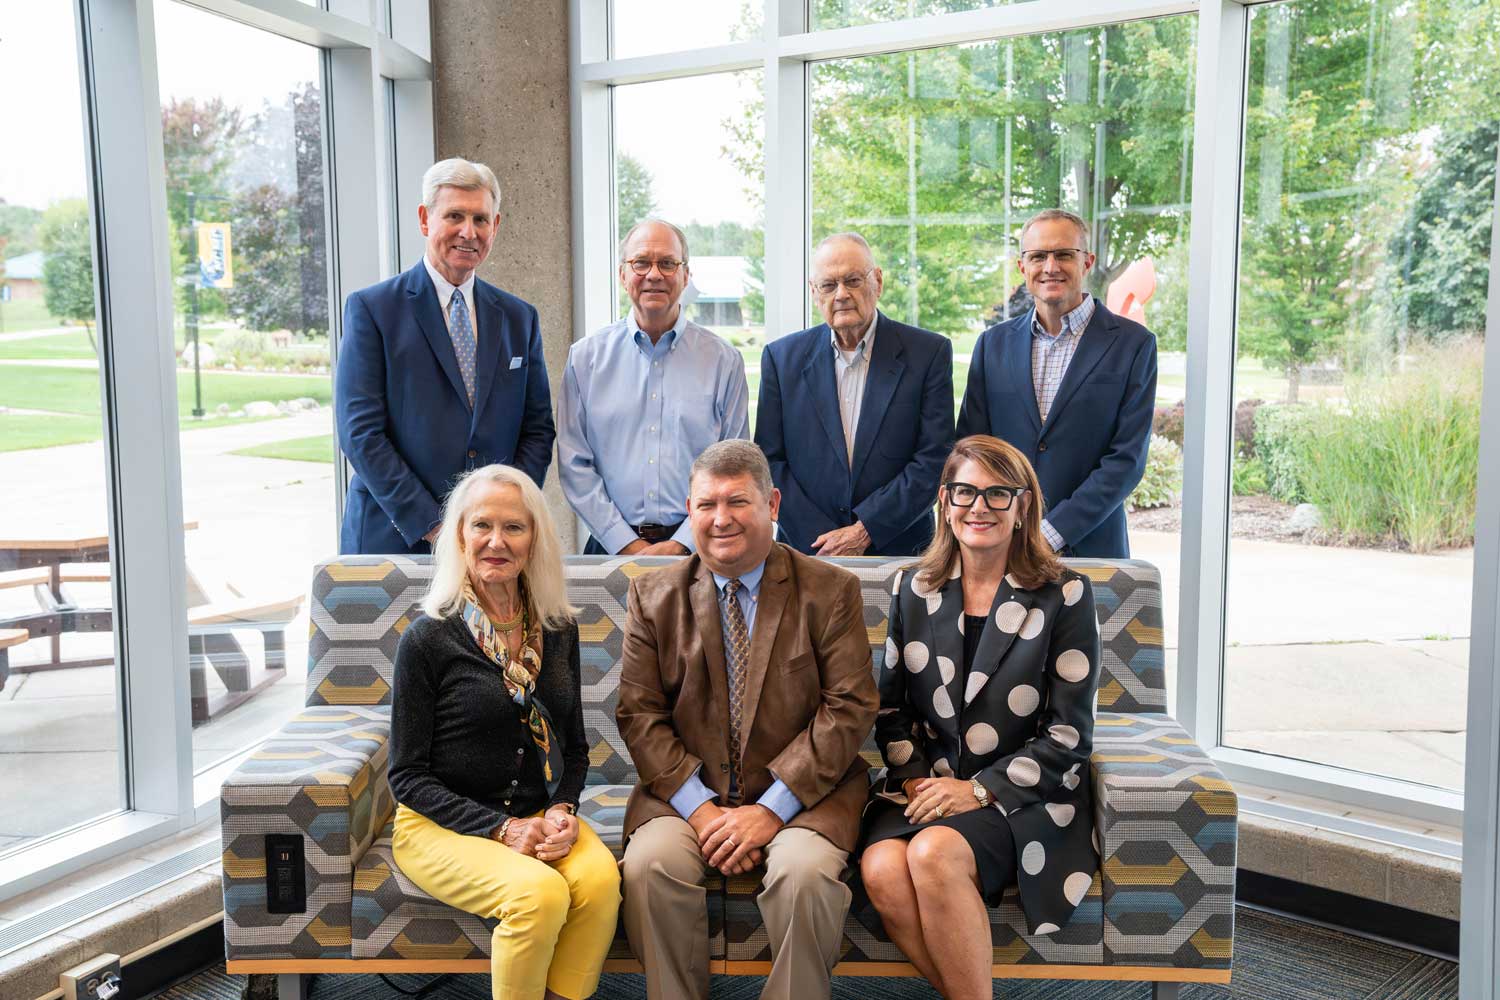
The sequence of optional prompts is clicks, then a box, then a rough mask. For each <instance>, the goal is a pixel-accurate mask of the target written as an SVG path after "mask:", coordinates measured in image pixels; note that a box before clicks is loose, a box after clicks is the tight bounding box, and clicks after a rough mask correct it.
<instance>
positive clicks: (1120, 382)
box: [958, 208, 1156, 559]
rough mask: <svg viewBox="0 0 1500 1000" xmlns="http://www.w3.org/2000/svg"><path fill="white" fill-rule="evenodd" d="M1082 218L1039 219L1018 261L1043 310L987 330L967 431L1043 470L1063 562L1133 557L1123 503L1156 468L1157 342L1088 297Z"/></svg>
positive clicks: (1090, 259)
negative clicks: (1006, 445) (1150, 457)
mask: <svg viewBox="0 0 1500 1000" xmlns="http://www.w3.org/2000/svg"><path fill="white" fill-rule="evenodd" d="M1088 247H1089V230H1088V225H1087V223H1085V222H1084V221H1083V219H1081V218H1079V217H1078V216H1077V215H1074V214H1073V213H1072V212H1068V211H1065V210H1063V209H1060V208H1051V209H1047V210H1045V211H1042V212H1038V213H1037V214H1036V215H1034V216H1032V217H1031V219H1030V220H1028V221H1027V223H1026V225H1025V226H1023V227H1022V228H1021V254H1020V259H1019V261H1018V262H1017V266H1018V267H1019V268H1020V271H1021V275H1022V276H1023V277H1024V278H1025V281H1026V287H1027V289H1028V290H1029V291H1030V292H1031V296H1032V299H1033V301H1034V302H1035V308H1034V309H1032V310H1030V311H1028V312H1026V313H1024V314H1022V315H1020V316H1017V317H1015V318H1014V319H1011V320H1008V321H1006V322H1004V323H1000V324H997V325H995V326H992V327H990V328H989V329H988V330H986V331H984V333H983V334H981V335H980V337H979V341H978V343H976V344H975V345H974V354H973V356H972V358H971V359H970V361H969V382H968V386H967V387H966V388H965V390H964V399H963V405H962V406H961V407H960V408H959V414H958V436H959V437H960V438H963V437H967V436H969V435H970V434H991V435H993V436H995V437H997V438H1000V439H1001V440H1004V441H1008V442H1010V444H1012V445H1014V446H1015V447H1016V448H1018V449H1019V450H1020V451H1021V452H1022V454H1024V455H1025V456H1026V458H1027V459H1028V460H1029V461H1030V462H1031V465H1032V467H1033V468H1035V469H1036V474H1037V479H1038V480H1039V481H1040V483H1041V487H1042V497H1043V499H1044V501H1045V503H1046V508H1045V511H1044V516H1043V520H1042V534H1043V535H1044V536H1045V537H1046V539H1047V541H1048V543H1049V544H1050V545H1051V546H1052V548H1053V549H1054V550H1055V551H1057V552H1060V553H1062V554H1064V555H1070V556H1093V557H1100V558H1108V559H1124V558H1128V557H1129V556H1130V538H1129V535H1128V534H1127V531H1126V523H1125V501H1126V499H1127V498H1129V496H1130V493H1131V491H1132V490H1134V489H1135V487H1136V484H1137V483H1139V482H1140V481H1141V476H1142V475H1143V474H1144V473H1145V471H1146V453H1147V449H1148V447H1149V445H1150V443H1151V417H1152V413H1153V410H1154V408H1155V405H1156V336H1155V335H1154V334H1152V332H1151V331H1150V330H1148V329H1146V328H1145V327H1144V326H1142V325H1140V324H1139V323H1136V322H1133V321H1131V320H1128V319H1126V318H1125V317H1123V316H1117V315H1115V314H1114V313H1112V312H1110V311H1109V310H1108V309H1106V308H1105V306H1104V303H1102V302H1099V301H1097V300H1096V299H1094V298H1093V296H1091V295H1089V293H1088V292H1086V291H1084V284H1085V282H1086V281H1087V279H1088V275H1089V271H1090V270H1092V269H1093V266H1094V255H1093V254H1092V253H1090V252H1089V249H1088Z"/></svg>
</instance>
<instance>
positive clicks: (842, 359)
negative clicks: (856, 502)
mask: <svg viewBox="0 0 1500 1000" xmlns="http://www.w3.org/2000/svg"><path fill="white" fill-rule="evenodd" d="M879 322H880V312H879V311H878V310H877V311H876V313H875V317H874V318H873V319H871V320H870V325H869V326H868V327H866V328H865V334H864V336H863V337H860V338H859V343H857V344H855V345H854V350H852V351H846V350H844V348H843V346H842V345H841V344H840V343H839V335H838V334H837V333H836V332H834V330H833V328H832V327H830V328H829V330H828V339H829V342H830V343H831V344H832V345H833V370H834V375H835V382H836V384H837V385H838V392H839V420H840V422H842V423H843V425H844V460H845V461H846V462H848V463H849V466H850V467H851V468H853V466H854V435H855V434H856V433H858V431H859V414H860V411H861V410H863V409H864V406H865V382H866V380H868V379H869V377H870V355H871V353H872V352H874V350H875V326H876V324H878V323H879Z"/></svg>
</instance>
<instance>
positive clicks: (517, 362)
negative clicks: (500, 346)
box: [510, 358, 521, 371]
mask: <svg viewBox="0 0 1500 1000" xmlns="http://www.w3.org/2000/svg"><path fill="white" fill-rule="evenodd" d="M519 367H521V359H520V358H511V359H510V370H511V371H515V370H516V369H517V368H519Z"/></svg>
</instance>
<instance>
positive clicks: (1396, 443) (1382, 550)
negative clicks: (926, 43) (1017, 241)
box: [1223, 0, 1500, 789]
mask: <svg viewBox="0 0 1500 1000" xmlns="http://www.w3.org/2000/svg"><path fill="white" fill-rule="evenodd" d="M1494 17H1495V12H1494V7H1493V5H1489V4H1473V3H1465V2H1451V3H1449V2H1439V3H1432V4H1416V5H1413V4H1405V3H1398V2H1392V0H1374V2H1369V0H1360V2H1355V0H1305V2H1301V3H1296V4H1278V5H1272V6H1262V7H1256V8H1253V10H1252V11H1251V14H1250V51H1249V91H1248V105H1247V130H1246V133H1247V134H1246V145H1245V162H1244V174H1243V185H1244V188H1243V209H1242V211H1243V218H1242V226H1241V233H1240V274H1239V305H1238V313H1239V315H1238V330H1237V340H1236V366H1235V393H1234V396H1235V401H1236V408H1235V417H1234V426H1235V458H1234V492H1235V498H1234V504H1233V517H1232V521H1231V524H1232V533H1233V538H1232V540H1231V543H1230V559H1229V581H1228V604H1227V641H1228V647H1229V648H1228V649H1227V650H1226V651H1225V664H1226V666H1225V695H1224V716H1223V742H1224V743H1225V744H1227V745H1229V746H1235V747H1243V748H1247V749H1254V750H1262V751H1266V752H1268V753H1272V754H1279V755H1282V756H1287V757H1297V758H1302V759H1305V760H1311V761H1317V762H1320V763H1325V764H1333V765H1338V766H1341V767H1347V768H1351V769H1354V770H1358V771H1366V772H1371V773H1375V774H1381V775H1389V776H1393V777H1397V778H1404V779H1409V780H1411V781H1416V782H1421V783H1424V784H1429V785H1436V786H1441V787H1444V788H1451V789H1461V788H1462V787H1463V758H1464V738H1465V733H1464V728H1465V695H1466V687H1467V667H1468V661H1469V654H1468V637H1469V610H1470V606H1469V605H1470V587H1471V583H1472V575H1473V548H1472V545H1473V537H1474V504H1475V488H1476V474H1477V467H1478V457H1479V394H1480V386H1481V379H1482V370H1481V360H1482V350H1481V349H1482V337H1483V333H1484V323H1485V307H1486V283H1487V280H1488V254H1489V234H1490V220H1491V213H1492V211H1493V207H1494V200H1493V199H1494V191H1495V179H1494V170H1495V155H1496V151H1495V142H1496V125H1495V123H1496V120H1497V110H1496V109H1497V107H1500V102H1497V94H1500V65H1497V63H1496V62H1495V59H1494V56H1493V51H1492V47H1491V42H1492V40H1493V37H1494V35H1493V31H1494V23H1493V22H1494Z"/></svg>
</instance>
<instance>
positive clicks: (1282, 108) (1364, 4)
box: [1238, 0, 1500, 400]
mask: <svg viewBox="0 0 1500 1000" xmlns="http://www.w3.org/2000/svg"><path fill="white" fill-rule="evenodd" d="M1252 18H1253V19H1252V22H1251V44H1250V73H1249V77H1250V79H1249V86H1250V103H1249V106H1248V108H1247V122H1246V149H1247V155H1246V160H1245V169H1244V206H1245V208H1244V224H1243V231H1242V234H1241V277H1240V308H1239V316H1240V322H1239V331H1238V332H1239V338H1240V347H1241V350H1242V351H1243V352H1245V353H1247V354H1249V355H1251V356H1253V357H1258V358H1260V359H1261V360H1263V361H1264V362H1266V364H1267V365H1268V366H1270V367H1272V368H1276V369H1280V370H1281V371H1282V372H1284V373H1285V375H1286V376H1287V383H1288V389H1287V396H1288V399H1290V400H1296V398H1297V394H1298V390H1299V385H1300V382H1301V376H1302V372H1303V371H1304V369H1306V368H1307V367H1308V366H1309V365H1312V364H1316V363H1318V362H1320V361H1323V360H1324V359H1327V358H1330V357H1341V358H1342V360H1343V361H1344V363H1345V367H1348V366H1349V365H1350V364H1351V363H1356V362H1359V363H1363V361H1364V359H1366V357H1367V356H1373V357H1375V358H1377V359H1382V360H1383V359H1387V358H1389V356H1390V350H1389V345H1390V344H1391V343H1393V342H1394V343H1397V344H1399V343H1402V342H1404V341H1405V338H1406V329H1405V323H1406V319H1407V315H1408V314H1409V309H1408V308H1407V306H1408V305H1409V304H1410V303H1409V302H1407V301H1403V296H1404V290H1403V289H1401V287H1400V286H1401V282H1402V272H1403V271H1408V269H1407V268H1406V266H1405V265H1406V263H1407V261H1408V255H1407V254H1406V253H1394V252H1392V251H1393V249H1395V248H1397V247H1398V246H1399V245H1400V244H1401V243H1402V241H1403V240H1404V239H1407V238H1409V237H1410V236H1411V235H1415V234H1417V233H1419V232H1420V231H1421V230H1422V226H1423V225H1424V224H1425V223H1427V222H1429V221H1431V220H1430V219H1429V215H1430V213H1433V212H1438V213H1439V216H1440V217H1441V215H1442V212H1441V209H1442V206H1440V205H1439V204H1437V203H1436V201H1435V199H1434V198H1432V197H1429V198H1427V199H1425V200H1424V199H1423V198H1422V197H1421V196H1420V193H1419V185H1420V184H1421V183H1424V181H1423V177H1424V175H1431V174H1433V173H1434V172H1436V173H1437V174H1439V175H1442V176H1443V178H1444V179H1443V180H1442V181H1439V180H1438V179H1436V178H1434V179H1432V180H1431V181H1427V182H1425V183H1431V184H1437V183H1446V184H1448V185H1450V186H1472V185H1474V184H1476V183H1479V181H1478V179H1477V178H1476V176H1475V168H1476V164H1475V163H1474V161H1473V160H1472V159H1471V160H1469V161H1468V162H1467V163H1466V162H1464V160H1463V158H1462V156H1458V157H1455V158H1452V159H1450V157H1449V155H1448V154H1450V153H1452V152H1454V150H1452V149H1451V148H1447V149H1445V148H1443V144H1441V143H1439V144H1438V146H1436V147H1434V146H1432V145H1431V143H1432V137H1433V134H1434V130H1435V129H1444V128H1448V129H1451V130H1456V131H1461V132H1464V133H1467V132H1469V131H1471V130H1472V129H1473V123H1474V122H1476V121H1493V120H1494V118H1495V117H1496V111H1497V94H1500V59H1497V58H1496V56H1497V51H1496V37H1497V32H1500V5H1497V4H1495V3H1492V2H1488V0H1486V2H1480V3H1474V2H1472V0H1420V2H1416V3H1407V2H1405V0H1308V2H1303V3H1296V4H1278V5H1268V6H1266V7H1263V8H1257V9H1256V10H1255V12H1254V14H1253V15H1252ZM1491 135H1493V133H1491ZM1490 142H1491V147H1490V148H1491V150H1493V138H1491V140H1490ZM1434 154H1440V155H1434ZM1493 166H1494V155H1493V152H1492V153H1491V155H1490V160H1489V169H1490V170H1491V171H1493ZM1492 176H1493V174H1491V177H1492ZM1408 203H1410V204H1413V206H1414V211H1415V212H1416V213H1417V215H1416V216H1415V218H1413V217H1412V215H1411V213H1403V212H1401V211H1392V206H1403V205H1406V204H1408ZM1491 204H1492V203H1491ZM1450 207H1453V208H1455V211H1456V212H1457V214H1456V215H1454V214H1450V215H1449V216H1447V217H1446V221H1445V222H1442V223H1438V224H1437V225H1438V226H1439V228H1438V229H1433V230H1431V231H1430V232H1431V233H1433V234H1436V233H1439V232H1453V231H1459V232H1472V231H1473V230H1474V227H1475V226H1477V225H1481V223H1479V221H1478V220H1477V219H1476V218H1475V217H1474V216H1473V213H1474V212H1475V211H1482V212H1483V213H1484V214H1486V215H1487V213H1488V208H1487V207H1486V208H1479V207H1477V206H1475V205H1474V204H1473V203H1472V202H1470V203H1469V204H1467V205H1465V206H1463V207H1462V208H1457V207H1454V206H1451V205H1450ZM1403 223H1404V224H1405V226H1406V229H1407V231H1408V236H1407V237H1403V236H1402V235H1400V234H1399V232H1398V230H1399V228H1400V227H1401V226H1402V225H1403ZM1444 226H1446V227H1447V228H1446V229H1444V228H1442V227H1444ZM1409 273H1410V274H1411V276H1412V277H1416V278H1420V275H1419V274H1417V273H1416V272H1415V271H1410V272H1409ZM1393 290H1394V291H1395V293H1396V294H1394V295H1393V294H1392V292H1393ZM1409 290H1410V291H1420V282H1419V284H1418V286H1417V287H1414V288H1409ZM1416 305H1417V306H1418V307H1419V312H1418V315H1419V316H1420V315H1421V307H1422V306H1423V303H1422V302H1421V301H1420V299H1418V301H1417V302H1416ZM1452 306H1453V303H1452V302H1445V303H1444V307H1445V308H1451V307H1452ZM1371 343H1374V344H1376V345H1378V349H1377V350H1375V351H1366V349H1365V348H1366V346H1367V345H1369V344H1371Z"/></svg>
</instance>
